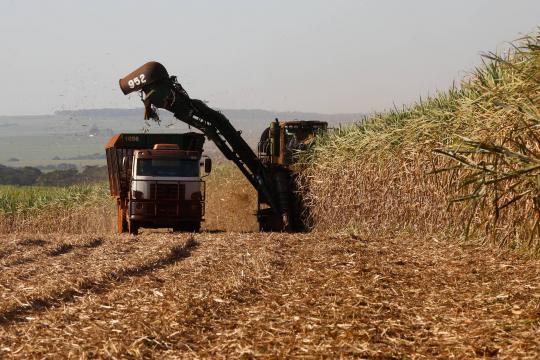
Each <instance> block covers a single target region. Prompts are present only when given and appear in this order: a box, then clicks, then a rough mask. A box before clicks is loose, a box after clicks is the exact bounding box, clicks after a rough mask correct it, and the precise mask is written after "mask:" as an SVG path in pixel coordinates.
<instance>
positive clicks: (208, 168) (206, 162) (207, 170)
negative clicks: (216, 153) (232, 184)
mask: <svg viewBox="0 0 540 360" xmlns="http://www.w3.org/2000/svg"><path fill="white" fill-rule="evenodd" d="M211 171H212V159H210V158H206V159H204V172H205V173H207V174H210V172H211Z"/></svg>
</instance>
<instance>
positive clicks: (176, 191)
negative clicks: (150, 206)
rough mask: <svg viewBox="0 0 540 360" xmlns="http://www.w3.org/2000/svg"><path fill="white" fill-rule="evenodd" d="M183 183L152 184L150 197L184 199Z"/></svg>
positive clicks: (156, 198) (153, 198)
mask: <svg viewBox="0 0 540 360" xmlns="http://www.w3.org/2000/svg"><path fill="white" fill-rule="evenodd" d="M184 192H185V190H184V185H183V184H150V194H151V195H150V197H151V199H152V200H183V199H184Z"/></svg>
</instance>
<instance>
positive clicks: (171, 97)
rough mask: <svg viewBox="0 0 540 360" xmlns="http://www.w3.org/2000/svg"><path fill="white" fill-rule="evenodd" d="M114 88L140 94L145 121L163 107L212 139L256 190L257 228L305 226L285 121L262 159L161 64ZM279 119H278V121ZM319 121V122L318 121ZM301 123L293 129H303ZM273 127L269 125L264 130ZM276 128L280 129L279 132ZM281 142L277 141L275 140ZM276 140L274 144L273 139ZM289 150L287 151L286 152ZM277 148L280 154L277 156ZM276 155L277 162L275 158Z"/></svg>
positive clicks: (155, 116) (152, 64) (139, 71)
mask: <svg viewBox="0 0 540 360" xmlns="http://www.w3.org/2000/svg"><path fill="white" fill-rule="evenodd" d="M119 85H120V89H121V90H122V92H123V93H124V94H125V95H127V94H130V93H132V92H135V91H140V92H141V98H142V101H143V103H144V106H145V119H154V120H158V119H159V118H158V114H157V108H162V109H166V110H168V111H170V112H172V113H173V115H174V117H176V118H177V119H178V120H180V121H183V122H185V123H186V124H188V125H190V126H192V127H194V128H196V129H199V130H200V131H201V132H202V133H203V134H205V135H206V136H207V138H208V139H209V140H212V141H213V142H214V143H215V144H216V146H217V147H218V149H219V150H220V151H221V152H222V153H223V155H224V156H225V157H226V158H227V159H229V160H231V161H233V162H234V163H235V164H236V166H237V167H238V168H239V169H240V171H241V172H242V173H243V174H244V176H245V177H246V178H247V180H248V181H249V182H250V183H251V184H252V185H253V186H254V187H255V189H256V190H257V193H258V199H259V201H258V203H259V205H258V210H257V218H258V221H259V225H260V229H261V230H263V231H302V230H305V228H306V223H305V217H304V212H303V209H302V207H301V206H300V204H301V201H299V200H298V191H297V189H296V183H295V181H294V177H293V175H292V172H291V169H290V165H289V164H288V163H287V162H286V161H285V159H287V158H289V159H290V158H291V156H290V154H292V153H293V152H294V150H293V149H292V148H290V147H288V146H287V143H286V134H285V132H286V129H287V126H285V125H283V126H282V125H278V126H277V128H276V129H278V130H276V131H278V132H279V131H281V130H282V131H283V132H284V134H283V136H282V137H280V136H281V135H280V136H278V135H275V136H274V138H273V140H272V144H273V145H272V146H273V147H272V149H273V150H275V151H274V152H272V153H271V154H270V155H271V156H270V157H268V156H267V155H266V154H262V153H260V154H259V155H260V156H261V155H262V156H266V157H267V158H266V159H263V158H261V157H260V156H257V154H255V151H254V150H253V149H251V147H250V146H249V145H248V144H247V143H246V142H245V140H244V139H243V138H242V136H241V135H240V132H239V131H238V130H236V129H235V128H234V127H233V126H232V125H231V123H230V122H229V120H228V119H227V118H226V117H225V116H224V115H223V114H222V113H221V112H219V111H217V110H214V109H212V108H210V107H209V106H207V105H206V104H205V102H204V101H201V100H197V99H191V98H190V97H189V95H188V94H187V92H186V91H185V90H184V88H183V87H182V85H181V84H180V83H179V82H178V80H177V78H176V76H169V74H168V72H167V70H166V69H165V67H164V66H163V65H162V64H160V63H158V62H155V61H152V62H148V63H146V64H144V65H143V66H141V67H139V68H137V69H136V70H134V71H132V72H131V73H129V74H128V75H126V76H124V77H123V78H122V79H120V81H119ZM278 123H279V122H278ZM321 124H322V125H321ZM311 125H313V124H309V123H306V124H304V126H303V127H302V126H298V129H300V128H303V129H304V130H306V129H308V128H309V127H310V126H311ZM273 126H276V125H271V126H270V128H272V127H273ZM279 129H281V130H279ZM321 129H324V130H326V123H320V124H319V125H317V126H315V127H314V128H313V129H312V131H311V134H312V135H314V134H316V133H317V132H319V131H320V130H321ZM279 141H282V142H279ZM278 142H279V143H278ZM288 150H290V154H289V155H287V154H286V152H287V151H288ZM278 151H283V153H280V154H278V153H277V152H278ZM279 159H282V160H283V161H282V160H279Z"/></svg>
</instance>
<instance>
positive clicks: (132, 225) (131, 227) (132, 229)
mask: <svg viewBox="0 0 540 360" xmlns="http://www.w3.org/2000/svg"><path fill="white" fill-rule="evenodd" d="M128 231H129V233H130V234H131V235H137V234H139V224H137V223H136V222H135V221H130V222H129V223H128Z"/></svg>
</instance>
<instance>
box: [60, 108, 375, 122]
mask: <svg viewBox="0 0 540 360" xmlns="http://www.w3.org/2000/svg"><path fill="white" fill-rule="evenodd" d="M219 110H220V111H221V112H223V113H224V114H225V116H227V117H228V118H229V119H230V120H231V122H233V121H235V120H265V121H271V120H273V119H275V118H276V117H277V118H278V119H283V120H292V119H298V120H321V121H328V122H331V123H338V122H342V123H349V122H354V121H359V120H361V119H362V118H363V117H364V115H365V114H363V113H338V114H321V113H315V112H303V111H270V110H261V109H219ZM54 114H55V115H57V116H68V117H69V116H71V117H89V118H107V117H141V116H142V114H144V109H143V108H135V109H109V108H105V109H81V110H62V111H56V112H55V113H54ZM160 116H162V117H164V118H170V117H172V116H171V115H170V114H169V113H167V112H166V111H161V113H160Z"/></svg>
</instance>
